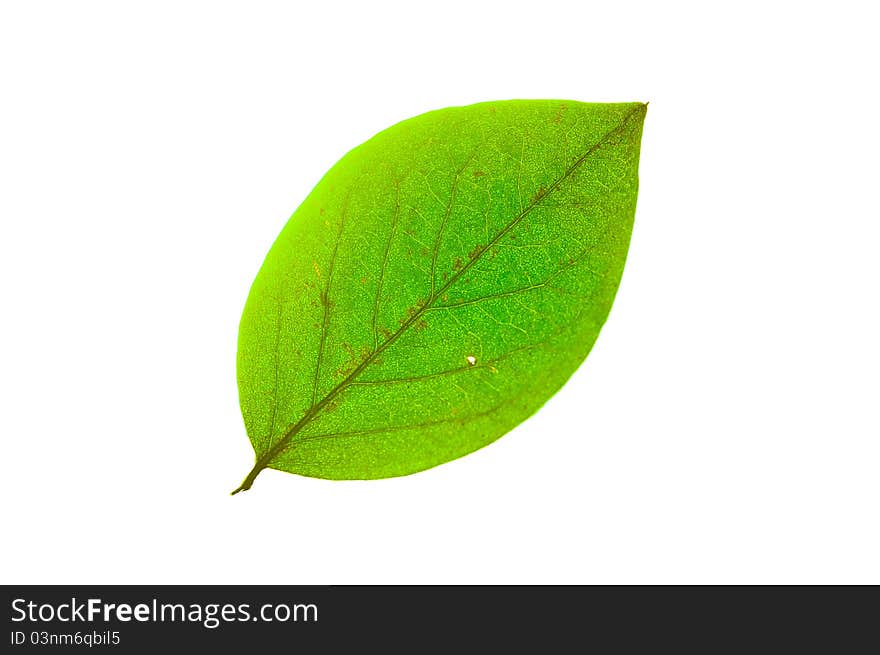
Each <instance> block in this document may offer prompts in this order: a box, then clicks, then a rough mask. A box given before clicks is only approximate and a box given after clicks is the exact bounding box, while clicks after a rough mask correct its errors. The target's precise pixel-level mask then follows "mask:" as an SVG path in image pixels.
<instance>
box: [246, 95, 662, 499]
mask: <svg viewBox="0 0 880 655" xmlns="http://www.w3.org/2000/svg"><path fill="white" fill-rule="evenodd" d="M645 109H646V106H645V105H643V104H641V103H615V104H587V103H580V102H573V101H558V100H522V101H503V102H493V103H482V104H478V105H471V106H467V107H454V108H448V109H443V110H440V111H435V112H430V113H428V114H423V115H421V116H417V117H415V118H412V119H409V120H407V121H404V122H402V123H398V124H397V125H394V126H393V127H391V128H389V129H387V130H385V131H384V132H381V133H379V134H378V135H376V136H375V137H373V138H372V139H370V140H369V141H367V142H366V143H364V144H362V145H360V146H359V147H357V148H355V149H354V150H352V151H351V152H349V153H348V154H347V155H345V157H343V158H342V159H341V160H340V161H339V162H338V163H337V164H336V165H335V166H334V167H333V168H332V169H330V171H329V172H328V173H327V174H326V175H325V176H324V178H323V179H322V180H321V181H320V182H319V183H318V185H317V186H316V187H315V189H314V190H313V191H312V192H311V194H309V196H308V197H307V198H306V200H305V201H304V202H303V203H302V205H301V206H300V207H299V208H298V209H297V210H296V212H295V213H294V215H293V216H292V217H291V219H290V220H289V222H288V223H287V225H286V226H285V228H284V229H283V231H282V232H281V234H280V236H279V237H278V239H277V240H276V242H275V244H274V245H273V246H272V248H271V250H270V252H269V254H268V255H267V257H266V260H265V262H264V263H263V266H262V268H261V269H260V272H259V274H258V275H257V278H256V280H255V281H254V284H253V287H252V289H251V292H250V295H249V296H248V300H247V303H246V306H245V310H244V313H243V316H242V320H241V325H240V332H239V350H238V384H239V394H240V401H241V408H242V413H243V416H244V421H245V426H246V428H247V432H248V436H249V437H250V440H251V442H252V444H253V447H254V450H255V452H256V459H257V462H256V466H255V467H254V470H253V471H252V472H251V474H250V475H249V476H248V478H247V479H246V480H245V482H244V483H243V484H242V486H241V487H240V488H239V490H241V489H247V488H249V487H250V485H251V484H252V482H253V479H254V478H255V477H256V475H257V474H258V473H259V471H260V470H262V469H263V468H273V469H278V470H282V471H288V472H291V473H297V474H300V475H306V476H312V477H320V478H330V479H372V478H384V477H392V476H399V475H406V474H410V473H414V472H416V471H420V470H423V469H426V468H429V467H432V466H436V465H438V464H441V463H443V462H447V461H449V460H452V459H455V458H457V457H461V456H463V455H465V454H467V453H469V452H472V451H474V450H476V449H478V448H480V447H482V446H485V445H486V444H488V443H490V442H492V441H494V440H495V439H497V438H498V437H500V436H502V435H503V434H505V433H506V432H508V431H509V430H510V429H512V428H513V427H515V426H516V425H518V424H519V423H521V422H522V421H523V420H524V419H526V418H527V417H529V416H530V415H531V414H533V413H534V412H535V411H536V410H537V409H538V408H539V407H540V406H541V405H542V404H543V403H544V402H546V401H547V399H548V398H550V397H551V396H552V395H553V394H554V393H555V392H556V391H557V390H558V389H559V388H560V387H561V386H562V385H563V384H564V383H565V381H566V380H567V379H568V378H569V376H570V375H571V374H572V373H573V372H574V371H575V369H576V368H577V367H578V366H579V365H580V364H581V362H583V360H584V358H585V357H586V356H587V354H588V353H589V351H590V349H591V347H592V345H593V343H594V342H595V340H596V337H597V336H598V334H599V330H600V328H601V327H602V325H603V323H604V322H605V319H606V318H607V316H608V312H609V310H610V308H611V303H612V301H613V299H614V295H615V293H616V291H617V287H618V284H619V281H620V277H621V274H622V272H623V265H624V261H625V258H626V252H627V248H628V245H629V239H630V233H631V229H632V222H633V216H634V213H635V204H636V195H637V190H638V158H639V143H640V139H641V130H642V122H643V119H644V115H645ZM237 491H238V490H237Z"/></svg>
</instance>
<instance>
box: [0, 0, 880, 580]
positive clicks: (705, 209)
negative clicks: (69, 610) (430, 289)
mask: <svg viewBox="0 0 880 655" xmlns="http://www.w3.org/2000/svg"><path fill="white" fill-rule="evenodd" d="M307 5H308V6H307ZM870 7H871V4H870V3H867V2H866V3H847V2H835V3H791V4H790V5H789V4H783V3H772V2H760V3H743V2H738V3H731V4H730V6H729V7H727V8H721V5H720V4H719V3H699V2H695V3H692V4H685V3H659V2H650V3H643V4H642V3H624V2H602V3H587V2H573V3H570V4H566V3H558V2H549V1H546V0H545V1H542V2H536V3H523V4H518V3H515V2H498V3H481V2H475V1H468V2H461V3H460V2H452V1H449V0H445V1H444V2H442V3H417V2H407V3H403V4H401V5H400V6H396V5H392V4H390V3H382V2H363V3H352V5H350V6H349V5H343V4H340V3H336V2H316V3H293V2H288V3H278V4H270V3H261V2H239V3H224V2H205V3H196V2H156V1H152V2H125V3H121V2H86V1H84V2H76V3H72V2H55V3H52V2H31V1H28V2H4V3H3V5H2V9H0V85H2V86H0V118H2V121H0V220H2V232H0V284H2V299H0V301H2V322H0V344H2V346H0V347H2V360H0V402H2V412H0V436H2V458H0V480H2V483H0V484H2V494H0V504H2V515H0V525H2V526H3V528H2V530H3V535H4V536H3V539H2V543H0V549H2V557H0V581H2V582H4V583H28V582H29V583H84V582H96V583H156V582H164V583H245V582H248V583H319V584H323V583H514V582H529V583H531V582H559V583H575V582H577V583H860V582H861V583H866V582H872V583H880V557H878V552H880V528H878V514H880V508H878V504H880V503H878V500H880V476H878V468H880V421H878V400H880V381H878V371H880V350H878V345H877V344H878V335H880V312H878V296H880V294H878V281H880V270H878V269H880V266H878V251H880V212H878V205H877V185H878V165H877V161H878V155H877V153H878V147H880V138H878V123H880V121H878V118H877V113H878V107H880V97H878V90H877V89H878V85H877V77H876V72H877V70H876V66H877V62H878V61H880V52H878V47H877V45H876V44H877V40H876V25H877V23H876V17H874V16H872V15H871V10H870ZM507 98H570V99H577V100H585V101H631V100H646V101H650V107H649V110H648V115H647V120H646V123H645V132H644V141H643V147H642V164H641V178H642V186H641V192H640V197H639V205H638V211H637V215H636V228H635V232H634V235H633V241H632V248H631V251H630V256H629V261H628V263H627V269H626V273H625V275H624V279H623V282H622V285H621V288H620V292H619V294H618V298H617V302H616V305H615V307H614V310H613V311H612V313H611V317H610V319H609V321H608V323H607V325H606V328H605V330H604V332H603V334H602V335H601V337H600V338H599V342H598V343H597V345H596V347H595V349H594V351H593V353H592V354H591V355H590V357H589V359H588V360H587V362H586V364H585V365H584V366H583V367H582V368H581V369H580V370H579V371H578V373H577V374H576V375H575V376H574V378H573V379H572V380H571V381H570V383H569V384H568V385H567V386H566V387H565V388H564V389H563V390H562V391H561V392H560V393H559V394H558V395H557V396H556V397H554V398H553V399H552V400H551V401H550V402H549V403H548V404H547V406H546V407H545V408H544V409H542V410H541V412H540V413H539V414H537V415H536V416H535V417H534V418H532V419H530V420H529V421H527V422H526V423H525V424H523V425H522V426H520V427H519V428H517V429H516V430H514V431H513V432H512V433H511V434H509V435H507V436H505V437H504V438H502V439H501V440H500V441H498V442H497V443H495V444H494V445H492V446H490V447H488V448H486V449H484V450H482V451H480V452H478V453H476V454H473V455H471V456H469V457H466V458H464V459H461V460H458V461H456V462H453V463H450V464H447V465H444V466H441V467H438V468H435V469H433V470H430V471H427V472H424V473H420V474H418V475H415V476H411V477H407V478H401V479H393V480H386V481H379V482H348V483H345V482H343V483H339V482H336V483H334V482H326V481H320V480H312V479H306V478H300V477H297V476H292V475H288V474H284V473H278V472H274V471H265V472H264V473H263V474H262V475H260V477H259V478H258V480H257V482H256V484H255V485H254V487H253V489H252V490H251V491H249V492H248V493H244V494H239V495H237V496H235V497H230V496H229V495H228V493H229V491H230V490H232V489H233V488H234V487H235V486H237V484H238V483H239V482H240V481H241V479H242V477H243V476H244V475H245V473H246V472H247V471H248V470H249V468H250V466H251V464H252V461H253V455H252V450H251V446H250V444H249V442H248V440H247V437H246V435H245V432H244V429H243V427H242V423H241V419H240V415H239V410H238V403H237V390H236V383H235V370H234V366H235V348H236V336H237V324H238V319H239V316H240V312H241V309H242V306H243V303H244V299H245V296H246V294H247V291H248V288H249V286H250V283H251V281H252V279H253V277H254V275H255V274H256V272H257V269H258V267H259V265H260V263H261V261H262V258H263V256H264V255H265V253H266V251H267V249H268V248H269V246H270V244H271V243H272V241H273V239H274V238H275V236H276V235H277V233H278V232H279V231H280V230H281V228H282V226H283V225H284V223H285V221H286V219H287V217H288V216H289V215H290V214H291V213H292V212H293V210H294V209H295V208H296V206H297V205H298V204H299V202H300V201H301V200H302V199H303V197H304V196H305V195H306V193H307V192H308V191H309V190H310V189H311V187H312V186H313V185H314V184H315V182H317V180H318V179H319V178H320V177H321V175H322V174H323V173H324V172H325V171H326V169H327V168H329V167H330V166H331V165H332V164H333V163H334V161H335V160H336V159H338V158H339V157H340V156H341V155H342V154H343V153H345V152H346V151H347V150H348V149H349V148H351V147H353V146H355V145H357V144H358V143H360V142H362V141H364V140H365V139H367V138H369V137H370V136H371V135H372V134H373V133H375V132H377V131H379V130H381V129H383V128H385V127H387V126H388V125H390V124H392V123H394V122H397V121H398V120H401V119H403V118H406V117H409V116H412V115H415V114H419V113H422V112H424V111H427V110H431V109H436V108H440V107H444V106H448V105H455V104H468V103H471V102H477V101H482V100H490V99H507Z"/></svg>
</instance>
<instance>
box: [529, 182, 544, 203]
mask: <svg viewBox="0 0 880 655" xmlns="http://www.w3.org/2000/svg"><path fill="white" fill-rule="evenodd" d="M546 193H547V189H546V188H544V185H543V184H542V185H541V188H540V189H538V191H537V193H535V195H533V196H532V202H533V203H535V202H538V201H539V200H540V199H541V198H543V197H544V196H545V195H546Z"/></svg>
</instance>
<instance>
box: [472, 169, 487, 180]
mask: <svg viewBox="0 0 880 655" xmlns="http://www.w3.org/2000/svg"><path fill="white" fill-rule="evenodd" d="M484 175H485V173H484V172H483V171H474V179H475V180H476V179H477V178H479V177H483V176H484Z"/></svg>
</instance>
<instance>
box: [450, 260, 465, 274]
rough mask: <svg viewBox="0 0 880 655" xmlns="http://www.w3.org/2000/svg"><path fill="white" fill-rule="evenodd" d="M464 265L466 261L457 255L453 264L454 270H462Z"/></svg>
mask: <svg viewBox="0 0 880 655" xmlns="http://www.w3.org/2000/svg"><path fill="white" fill-rule="evenodd" d="M462 266H464V262H463V261H461V257H456V258H455V262H453V264H452V270H453V271H460V270H461V267H462Z"/></svg>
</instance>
